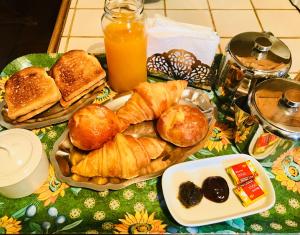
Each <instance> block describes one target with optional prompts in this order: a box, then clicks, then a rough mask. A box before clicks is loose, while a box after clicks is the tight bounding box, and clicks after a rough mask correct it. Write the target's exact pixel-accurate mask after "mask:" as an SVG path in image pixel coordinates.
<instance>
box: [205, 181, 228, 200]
mask: <svg viewBox="0 0 300 235" xmlns="http://www.w3.org/2000/svg"><path fill="white" fill-rule="evenodd" d="M202 189H203V192H204V197H206V198H207V199H208V200H211V201H213V202H218V203H220V202H225V201H226V200H227V199H228V197H229V188H228V184H227V182H226V180H225V179H224V178H222V177H220V176H211V177H208V178H206V179H205V180H204V182H203V185H202Z"/></svg>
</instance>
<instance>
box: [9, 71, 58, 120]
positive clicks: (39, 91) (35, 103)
mask: <svg viewBox="0 0 300 235" xmlns="http://www.w3.org/2000/svg"><path fill="white" fill-rule="evenodd" d="M60 98H61V94H60V92H59V89H58V88H57V86H56V85H55V82H54V80H53V79H52V78H51V77H50V76H48V74H47V73H46V71H45V69H44V68H39V67H29V68H25V69H22V70H21V71H19V72H17V73H15V74H13V75H12V76H11V77H10V78H9V79H8V80H7V82H6V83H5V96H4V99H5V101H6V103H7V107H8V117H9V118H10V119H12V120H15V119H16V118H18V117H19V116H23V115H25V114H28V113H30V112H31V111H33V110H38V109H40V108H42V107H44V106H46V105H49V104H54V103H56V102H57V101H59V99H60ZM36 114H38V113H36Z"/></svg>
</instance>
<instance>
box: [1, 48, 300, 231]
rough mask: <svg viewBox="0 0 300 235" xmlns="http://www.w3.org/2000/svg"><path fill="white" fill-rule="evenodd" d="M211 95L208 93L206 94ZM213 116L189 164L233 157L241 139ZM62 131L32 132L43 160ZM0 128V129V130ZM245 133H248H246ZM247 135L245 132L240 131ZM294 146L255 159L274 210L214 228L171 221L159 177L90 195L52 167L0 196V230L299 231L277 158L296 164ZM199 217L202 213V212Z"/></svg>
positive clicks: (297, 189)
mask: <svg viewBox="0 0 300 235" xmlns="http://www.w3.org/2000/svg"><path fill="white" fill-rule="evenodd" d="M42 57H47V58H46V59H45V61H46V62H45V63H46V64H44V65H48V66H49V67H50V66H51V65H52V64H53V63H54V62H55V61H56V59H57V57H56V56H55V55H46V54H44V55H43V56H42ZM28 58H29V57H27V60H24V61H25V62H26V63H27V65H28V66H29V65H30V64H32V65H36V64H37V63H40V61H41V59H40V57H37V58H35V59H34V57H30V58H29V59H28ZM20 66H21V65H20V63H15V64H12V66H10V67H9V68H8V69H7V70H5V71H4V72H2V74H1V76H2V79H0V100H2V99H3V90H1V89H3V84H4V82H5V80H6V79H7V75H10V74H11V73H13V72H14V71H16V70H18V69H20ZM209 95H210V96H211V97H212V96H213V94H212V92H210V93H209ZM107 99H109V93H106V95H103V96H101V97H98V99H97V102H98V103H101V102H104V101H105V100H107ZM225 120H226V119H225V118H224V116H222V115H219V120H218V122H217V123H216V125H215V127H214V130H213V132H212V134H211V136H210V138H209V139H208V141H207V142H206V143H205V147H204V148H203V149H202V150H200V151H199V152H197V153H195V154H194V155H192V156H190V157H189V160H195V159H201V158H209V157H214V156H219V155H226V154H233V153H238V152H239V151H238V150H237V148H236V147H235V145H234V144H233V142H234V138H238V139H243V138H244V137H246V136H237V135H235V134H234V133H235V132H234V123H231V122H228V121H225ZM66 127H67V124H66V123H61V124H57V125H52V126H48V127H45V128H40V129H35V130H33V132H34V133H35V134H36V135H37V136H38V137H39V138H40V140H41V142H42V143H43V147H44V149H45V151H46V153H47V154H48V156H49V152H50V151H51V149H52V148H53V145H54V143H55V141H56V140H57V139H58V138H59V136H60V135H61V134H62V133H63V131H64V130H65V128H66ZM3 130H4V128H3V127H0V131H3ZM248 134H249V133H248ZM244 135H247V131H246V132H244ZM299 146H300V143H298V147H297V146H296V145H293V146H292V144H291V143H290V144H289V143H282V144H279V145H278V147H277V149H276V151H275V152H274V153H273V154H272V155H270V156H269V157H268V158H266V159H264V160H262V161H261V164H262V166H263V167H264V169H265V171H266V173H267V175H268V176H269V177H270V179H271V181H272V184H273V186H274V189H275V192H276V202H275V205H274V207H272V208H271V209H269V210H267V211H264V212H262V213H259V214H255V215H252V216H248V217H244V218H238V219H233V220H228V221H224V222H221V223H218V224H212V225H206V226H200V227H184V226H181V225H179V224H178V223H176V222H175V221H174V219H173V218H172V216H171V215H170V213H169V211H168V208H167V206H166V203H165V200H164V197H163V194H162V189H161V177H158V178H156V179H152V180H148V181H144V182H140V183H137V184H134V185H131V186H129V187H126V188H124V189H121V190H118V191H109V190H105V191H101V192H96V191H93V190H89V189H84V188H75V187H71V186H69V185H67V184H65V183H63V182H60V181H59V180H58V179H57V178H56V177H55V173H54V170H53V168H52V167H50V169H49V177H48V179H47V181H46V182H45V183H44V184H43V185H42V187H41V188H39V189H38V190H37V191H36V192H35V193H34V194H32V195H30V196H28V197H25V198H22V199H8V198H5V197H3V196H0V232H7V233H17V232H20V233H42V232H45V233H63V232H76V233H112V232H125V233H127V232H129V231H132V230H134V229H146V230H144V231H147V229H148V230H150V232H152V233H154V232H160V233H164V232H169V233H211V232H213V233H235V232H262V233H275V232H285V233H293V232H299V231H300V182H299V181H295V180H293V179H291V178H290V177H289V175H288V174H287V173H286V172H285V171H284V168H283V164H282V162H283V160H284V159H286V157H288V156H289V155H291V156H293V161H294V163H295V164H298V167H299V164H300V147H299ZM203 213H205V211H204V212H203Z"/></svg>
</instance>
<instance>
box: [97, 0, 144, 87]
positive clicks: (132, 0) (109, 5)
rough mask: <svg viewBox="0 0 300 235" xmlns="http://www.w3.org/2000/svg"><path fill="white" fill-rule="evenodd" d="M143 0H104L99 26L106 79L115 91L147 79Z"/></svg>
mask: <svg viewBox="0 0 300 235" xmlns="http://www.w3.org/2000/svg"><path fill="white" fill-rule="evenodd" d="M143 10H144V2H143V0H105V6H104V14H103V16H102V28H103V32H104V43H105V51H106V58H107V65H108V81H109V84H110V86H111V88H112V89H113V90H115V91H117V92H124V91H128V90H131V89H132V88H134V87H135V86H136V85H138V84H139V83H140V82H144V81H146V80H147V68H146V62H147V36H146V30H145V17H144V14H143Z"/></svg>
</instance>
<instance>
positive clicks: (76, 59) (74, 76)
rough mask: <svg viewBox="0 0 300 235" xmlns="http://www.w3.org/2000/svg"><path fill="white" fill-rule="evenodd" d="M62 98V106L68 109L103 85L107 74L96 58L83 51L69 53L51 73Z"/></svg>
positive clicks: (56, 64)
mask: <svg viewBox="0 0 300 235" xmlns="http://www.w3.org/2000/svg"><path fill="white" fill-rule="evenodd" d="M50 74H51V76H52V77H53V78H54V81H55V83H56V85H57V86H58V88H59V90H60V92H61V95H62V98H61V99H60V104H61V106H63V107H68V106H70V105H71V104H72V103H74V102H75V101H77V100H78V99H80V98H81V97H82V96H84V95H85V94H87V93H89V92H90V91H92V90H94V89H95V88H96V87H99V86H100V85H102V84H103V83H104V82H105V80H104V78H105V76H106V73H105V71H104V70H103V68H102V67H101V64H100V63H99V61H98V60H97V58H96V57H94V56H92V55H89V54H88V53H87V52H85V51H82V50H72V51H68V52H66V53H65V54H63V55H62V56H61V58H60V59H59V60H58V61H57V62H56V63H55V65H53V67H52V68H51V71H50Z"/></svg>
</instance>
